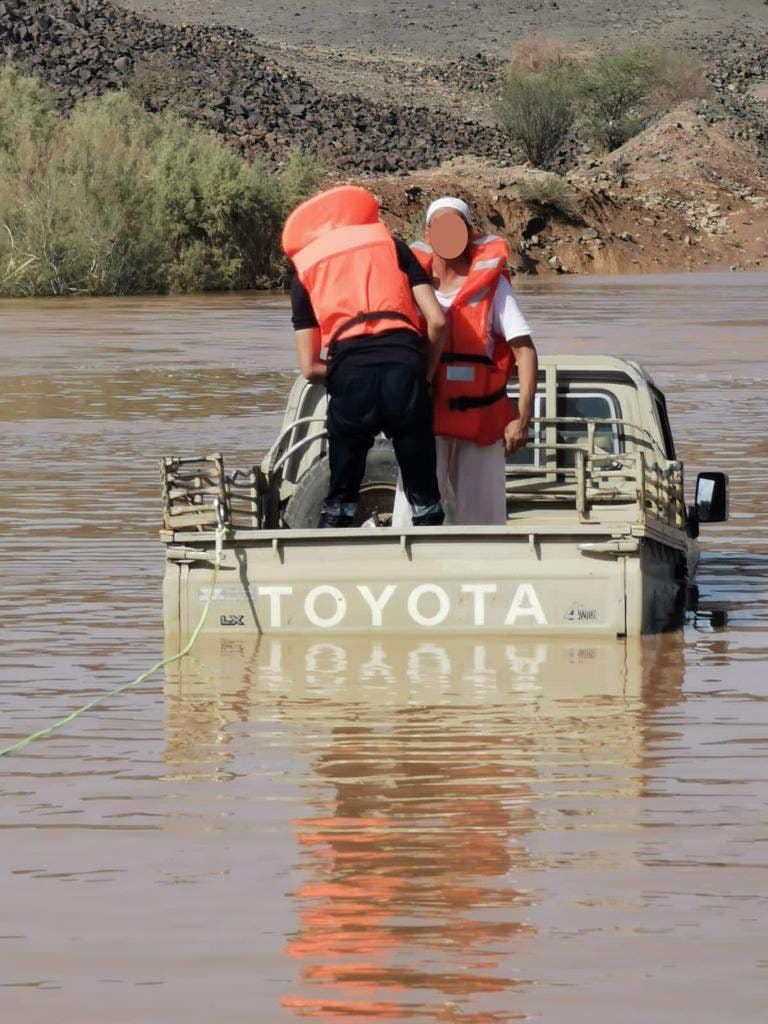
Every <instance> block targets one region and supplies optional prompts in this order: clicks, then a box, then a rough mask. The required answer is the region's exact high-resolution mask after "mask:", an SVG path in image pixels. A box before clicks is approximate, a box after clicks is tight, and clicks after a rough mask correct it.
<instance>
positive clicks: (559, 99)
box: [497, 70, 575, 167]
mask: <svg viewBox="0 0 768 1024" xmlns="http://www.w3.org/2000/svg"><path fill="white" fill-rule="evenodd" d="M570 83H571V76H570V73H569V72H567V71H562V70H554V71H544V72H541V73H540V74H526V73H524V72H520V71H511V72H510V73H509V74H508V75H507V77H506V79H505V81H504V85H503V87H502V92H501V97H500V99H499V102H498V104H497V113H498V116H499V120H500V121H501V123H502V125H503V126H504V127H505V128H506V130H507V131H508V132H509V135H510V137H511V138H512V139H513V140H514V141H515V142H516V143H517V144H518V145H519V146H521V148H522V150H523V152H524V153H525V156H526V158H527V159H528V161H529V162H530V163H531V164H533V166H534V167H549V166H551V164H552V161H553V159H554V157H555V155H556V154H557V151H558V150H559V149H560V147H561V146H562V145H563V142H564V141H565V139H566V137H567V136H568V133H569V131H570V130H571V128H572V127H573V123H574V120H575V108H574V104H573V96H572V93H573V88H572V86H571V84H570Z"/></svg>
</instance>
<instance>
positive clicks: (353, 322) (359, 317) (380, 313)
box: [328, 309, 418, 358]
mask: <svg viewBox="0 0 768 1024" xmlns="http://www.w3.org/2000/svg"><path fill="white" fill-rule="evenodd" d="M372 320H397V321H399V322H400V323H402V324H403V325H405V326H406V327H408V328H410V330H412V331H414V332H415V333H418V332H417V331H416V327H415V325H414V324H413V323H412V321H411V320H410V319H409V318H408V317H407V316H406V315H405V313H398V312H396V311H395V310H390V309H378V310H371V311H370V312H369V313H363V312H362V311H361V312H360V313H357V314H356V315H355V316H352V317H350V318H349V320H345V321H344V323H343V324H340V325H339V327H337V328H336V330H335V331H334V332H333V337H332V338H331V340H330V342H329V343H328V355H329V356H330V357H331V358H333V355H334V351H335V349H336V347H337V345H338V342H339V339H340V336H341V335H342V334H344V332H345V331H348V330H349V328H350V327H357V325H358V324H367V323H370V322H371V321H372Z"/></svg>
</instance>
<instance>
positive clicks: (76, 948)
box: [0, 274, 768, 1024]
mask: <svg viewBox="0 0 768 1024" xmlns="http://www.w3.org/2000/svg"><path fill="white" fill-rule="evenodd" d="M518 291H519V293H520V297H521V303H522V305H523V307H524V310H525V312H526V314H527V315H528V318H529V320H530V322H531V323H532V324H533V325H534V326H535V330H536V336H537V341H538V343H539V345H540V348H541V350H542V351H544V352H547V353H552V352H558V351H574V352H593V351H594V352H610V353H614V354H617V355H621V356H626V357H629V358H632V359H637V360H638V361H640V362H642V363H643V364H644V365H645V366H646V367H647V368H648V369H649V370H650V371H651V373H652V374H653V375H654V377H655V379H656V381H657V382H658V383H659V384H660V385H661V386H662V388H664V390H665V391H666V393H667V398H668V403H669V411H670V415H671V419H672V424H673V428H674V431H675V436H676V440H677V443H678V452H679V454H680V455H681V456H682V458H684V459H685V462H686V471H687V479H688V487H689V491H690V490H691V489H692V483H693V480H694V479H695V473H696V471H697V470H700V469H722V470H726V471H727V472H729V473H730V477H731V514H732V518H731V521H730V522H729V523H727V524H725V525H722V526H716V527H710V528H706V529H705V530H703V547H704V554H703V560H702V565H701V570H700V575H699V578H698V586H699V604H698V608H697V609H696V610H691V611H690V612H689V613H688V615H687V621H686V624H685V626H684V628H683V629H682V630H681V631H680V632H677V633H671V634H667V635H664V636H657V637H649V638H646V639H644V640H643V641H641V642H636V643H623V642H620V641H616V642H615V643H613V642H612V643H604V642H599V643H597V642H595V643H593V642H589V641H581V642H579V641H574V640H562V641H559V642H546V643H542V642H533V641H531V642H529V641H519V642H518V641H515V642H514V643H507V642H505V640H504V638H503V637H500V638H495V639H491V640H488V641H485V642H476V641H475V640H473V639H457V638H454V637H450V636H445V635H440V634H438V633H435V634H428V635H424V634H423V633H422V634H420V635H419V636H418V637H415V638H412V637H402V638H389V639H384V640H382V639H376V638H371V639H367V638H362V639H356V640H355V641H354V642H352V641H345V640H344V639H338V638H328V637H325V638H324V637H319V636H316V637H311V638H307V639H306V640H301V639H295V638H294V639H290V640H274V639H269V640H265V641H264V642H263V643H262V644H261V645H259V644H258V643H256V642H255V641H254V642H247V641H243V640H242V639H238V640H234V639H233V640H231V641H226V642H220V641H218V640H217V641H215V642H211V641H207V642H206V644H205V645H201V646H200V647H199V648H197V649H196V650H195V651H194V652H193V655H192V656H190V657H189V658H188V659H187V660H185V661H184V662H182V663H181V664H180V665H175V666H172V667H170V668H169V670H168V672H167V675H166V676H165V677H163V676H162V675H159V676H156V677H154V678H153V679H151V680H150V681H149V682H147V683H146V684H144V685H143V686H142V687H141V688H139V689H137V690H133V691H129V692H127V693H124V694H123V695H121V696H119V697H115V698H111V699H109V700H108V701H107V702H106V704H105V705H104V706H103V707H102V708H101V709H99V710H96V711H93V712H91V713H89V714H88V715H87V716H84V717H82V718H80V719H78V720H77V721H76V722H75V723H73V724H72V725H71V726H70V727H69V728H68V729H67V730H66V731H63V732H61V733H59V734H57V735H56V736H54V737H53V738H50V739H47V740H44V741H41V742H38V743H36V744H34V745H31V746H30V747H28V748H26V749H25V750H24V751H23V752H21V753H19V754H17V755H16V756H14V757H11V758H8V759H5V760H2V761H0V1020H2V1021H3V1022H5V1021H9V1022H10V1021H23V1022H24V1024H51V1022H56V1024H245V1022H248V1024H272V1022H282V1021H301V1020H307V1021H322V1022H342V1021H349V1022H357V1021H367V1020H377V1021H408V1022H410V1021H419V1022H471V1024H502V1022H503V1024H506V1022H508V1021H518V1020H533V1021H537V1020H541V1021H545V1022H548V1024H550V1022H551V1024H560V1022H564V1021H567V1022H569V1024H582V1022H583V1024H587V1022H589V1024H614V1022H616V1021H622V1022H624V1024H627V1022H628V1024H659V1022H662V1024H666V1022H670V1024H671V1022H674V1024H678V1022H680V1021H684V1020H690V1021H695V1022H697V1024H709V1022H718V1024H723V1022H729V1024H732V1022H747V1021H748V1022H750V1024H751V1022H754V1024H758V1022H761V1024H762V1022H764V1021H765V1020H766V1018H767V1017H768V670H767V664H766V662H767V660H768V659H767V658H766V654H767V652H768V633H766V629H767V628H768V614H767V612H766V590H767V589H768V528H767V527H768V518H767V517H766V499H767V498H768V466H767V464H766V458H767V456H768V440H767V439H766V437H767V434H768V403H767V402H766V354H767V353H768V277H766V276H759V275H746V274H744V275H736V274H733V275H711V276H692V277H664V278H653V277H645V278H643V277H638V278H631V279H629V278H624V279H612V280H606V279H602V280H600V279H556V280H551V281H547V282H539V283H536V282H531V283H528V282H523V283H521V284H519V285H518ZM0 356H1V358H2V364H1V366H0V375H1V378H2V379H1V381H0V384H1V388H0V419H1V420H2V425H1V426H2V437H3V443H2V474H1V475H0V507H2V531H0V557H1V559H2V562H1V566H2V568H1V570H0V571H1V572H2V591H1V593H2V618H1V620H0V621H1V625H0V631H1V632H0V746H4V745H6V744H7V743H10V742H11V741H12V740H14V739H16V738H17V737H19V736H21V735H22V734H25V733H27V732H30V731H32V730H34V729H38V728H41V727H42V726H44V725H45V724H47V723H48V722H50V721H51V720H53V719H56V718H59V717H61V716H62V715H63V714H65V713H67V712H68V711H69V710H71V709H72V708H73V707H75V706H76V705H78V704H80V703H82V702H85V700H87V699H89V698H91V697H93V696H94V695H96V694H98V693H99V692H103V691H105V690H107V689H109V688H111V687H114V686H116V685H118V684H120V683H122V682H125V681H127V680H130V679H132V678H133V677H134V676H136V675H137V674H138V673H139V672H140V671H141V670H143V669H144V668H145V667H147V666H148V665H150V664H151V663H152V662H153V661H155V660H156V659H157V658H158V657H159V656H160V653H161V652H162V647H163V638H162V631H161V621H162V619H161V605H160V581H161V577H162V570H163V561H162V559H163V551H162V548H161V546H160V544H159V542H158V540H157V533H156V531H157V527H158V523H159V518H160V503H159V482H158V470H157V460H158V457H159V456H160V455H163V454H192V453H196V452H202V451H215V450H220V451H222V452H224V453H225V457H226V459H227V461H228V463H230V464H232V465H238V464H239V465H243V466H245V465H248V464H252V463H253V462H254V461H256V460H257V459H258V458H259V457H260V455H261V453H262V452H263V451H264V449H265V447H266V446H267V444H268V442H269V441H270V439H271V438H272V436H273V435H274V433H275V431H276V429H277V427H278V423H279V419H280V414H281V409H282V404H283V401H284V398H285V396H286V394H287V392H288V389H289V386H290V384H291V381H292V378H293V351H292V342H291V337H290V333H289V325H288V313H287V304H286V300H285V299H284V298H283V297H280V296H277V297H275V296H261V297H260V296H256V295H234V296H224V297H202V298H170V299H168V298H151V299H130V300H119V301H111V300H104V301H46V302H0Z"/></svg>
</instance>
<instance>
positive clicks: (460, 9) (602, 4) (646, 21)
mask: <svg viewBox="0 0 768 1024" xmlns="http://www.w3.org/2000/svg"><path fill="white" fill-rule="evenodd" d="M123 6H125V7H129V8H131V9H133V10H135V11H139V12H141V13H143V14H147V15H150V16H152V17H156V18H160V19H161V20H165V21H172V22H177V23H178V22H185V21H200V22H207V23H213V22H218V23H219V24H227V25H235V26H238V27H240V28H245V29H248V31H250V32H253V33H254V35H256V36H257V37H258V38H259V39H262V40H264V41H269V42H272V43H277V44H289V45H300V46H305V47H309V48H312V47H315V46H317V47H319V48H327V47H334V46H336V47H340V48H343V49H350V50H356V51H359V52H360V53H363V54H365V53H371V52H372V51H373V52H377V51H378V52H379V53H381V52H398V53H401V54H402V53H413V54H418V55H423V56H427V55H431V56H435V57H450V56H459V55H464V56H468V55H471V54H474V53H477V52H478V51H482V52H485V53H488V54H491V55H494V56H503V55H504V54H506V53H508V52H509V50H510V49H511V47H512V46H514V44H515V42H516V41H517V40H518V39H519V38H520V36H521V35H525V34H527V33H546V34H552V35H560V36H564V37H567V38H570V39H588V40H589V39H597V40H603V39H606V38H610V37H614V38H616V37H623V38H629V39H635V40H637V41H643V42H646V41H648V40H649V39H653V40H663V41H669V42H689V41H691V40H692V39H694V38H702V37H706V36H709V35H711V34H713V33H716V32H722V31H726V30H735V31H738V32H758V33H759V32H766V31H768V6H767V5H766V4H765V3H764V2H763V0H637V2H636V3H633V4H629V3H628V2H627V0H433V2H432V3H413V2H409V3H404V2H401V3H392V2H385V3H381V0H357V2H356V3H354V4H350V3H348V2H345V0H306V2H302V0H259V3H258V4H254V3H253V0H160V2H158V0H123ZM629 10H631V18H630V17H628V12H629Z"/></svg>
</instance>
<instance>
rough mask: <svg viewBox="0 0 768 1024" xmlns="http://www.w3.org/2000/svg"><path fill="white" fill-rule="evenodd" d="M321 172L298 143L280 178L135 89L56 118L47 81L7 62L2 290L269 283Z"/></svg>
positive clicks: (2, 122) (1, 161)
mask: <svg viewBox="0 0 768 1024" xmlns="http://www.w3.org/2000/svg"><path fill="white" fill-rule="evenodd" d="M8 111H10V112H15V113H12V115H11V116H8V114H7V113H6V112H8ZM319 174H320V169H319V167H318V165H317V164H316V163H314V162H313V161H311V160H310V159H309V158H306V157H301V156H296V157H294V158H293V160H292V161H289V164H288V167H287V168H286V171H285V175H284V178H280V177H278V176H276V175H274V174H273V173H271V172H270V171H269V170H268V169H267V168H266V166H265V165H263V164H261V163H247V162H246V161H245V160H243V159H241V158H240V157H239V156H237V155H236V154H235V153H234V152H232V151H231V150H229V149H227V148H226V147H225V146H223V145H222V144H221V143H219V142H218V141H217V140H216V139H214V138H212V137H210V136H208V135H206V134H204V133H203V132H201V131H200V130H198V129H194V128H190V127H189V126H188V125H187V124H186V123H185V122H184V121H182V120H181V119H180V118H178V117H177V116H175V115H173V114H170V113H163V114H155V115H151V114H148V113H146V112H145V111H144V109H143V107H142V105H141V104H140V103H139V102H137V101H136V100H135V99H133V98H132V97H130V96H129V95H127V94H126V93H110V94H107V95H105V96H102V97H99V98H98V99H91V100H87V101H84V102H82V103H80V104H78V105H77V106H76V108H75V109H74V111H73V112H72V114H71V116H70V118H68V119H63V118H59V117H58V116H57V115H56V114H55V113H54V108H53V103H52V100H51V98H50V96H49V95H48V94H47V93H46V92H45V90H43V89H42V88H40V87H39V86H37V85H36V84H35V83H34V80H32V79H28V78H25V77H23V76H21V75H19V74H18V73H17V72H16V71H14V70H13V69H12V68H9V67H5V68H3V69H2V70H1V71H0V294H6V295H52V294H53V295H60V294H71V293H88V294H94V295H98V294H118V295H120V294H128V293H131V292H143V291H168V290H176V291H187V290H200V289H223V288H247V287H254V286H263V285H266V284H269V283H272V282H274V281H275V280H276V279H277V278H278V277H279V276H280V274H281V273H282V268H283V263H282V255H281V253H280V249H279V234H280V227H281V224H282V222H283V219H284V217H285V214H286V212H287V209H288V207H289V205H292V204H293V203H295V202H296V201H298V200H299V199H300V198H302V197H303V195H304V194H306V192H307V191H309V189H310V188H311V187H313V186H314V184H315V183H316V181H317V179H318V176H319Z"/></svg>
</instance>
